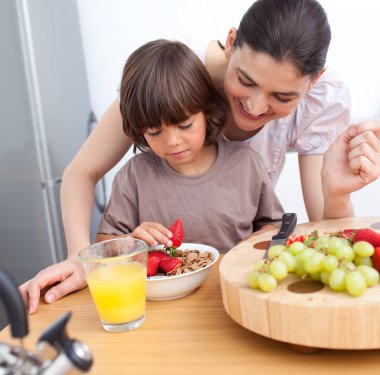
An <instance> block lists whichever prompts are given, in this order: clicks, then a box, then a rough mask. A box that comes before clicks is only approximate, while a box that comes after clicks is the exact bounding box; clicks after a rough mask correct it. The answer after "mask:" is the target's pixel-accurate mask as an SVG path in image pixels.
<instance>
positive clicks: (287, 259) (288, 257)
mask: <svg viewBox="0 0 380 375" xmlns="http://www.w3.org/2000/svg"><path fill="white" fill-rule="evenodd" d="M278 259H279V260H281V261H282V262H284V263H285V264H286V268H287V269H288V272H293V271H294V269H295V268H296V259H295V257H294V256H293V255H292V254H290V253H289V252H287V251H283V252H281V253H280V254H279V256H278Z"/></svg>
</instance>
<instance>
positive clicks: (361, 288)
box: [345, 271, 367, 297]
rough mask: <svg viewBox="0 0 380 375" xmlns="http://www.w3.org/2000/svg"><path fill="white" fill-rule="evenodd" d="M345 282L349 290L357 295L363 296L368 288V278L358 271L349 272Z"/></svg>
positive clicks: (353, 294)
mask: <svg viewBox="0 0 380 375" xmlns="http://www.w3.org/2000/svg"><path fill="white" fill-rule="evenodd" d="M345 282H346V288H347V292H348V293H349V294H351V295H352V296H355V297H358V296H361V295H362V294H364V292H365V291H366V289H367V284H366V280H365V278H364V276H363V275H362V274H361V273H360V272H358V271H350V272H347V274H346V277H345Z"/></svg>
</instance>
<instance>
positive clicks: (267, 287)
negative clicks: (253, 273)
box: [258, 273, 277, 293]
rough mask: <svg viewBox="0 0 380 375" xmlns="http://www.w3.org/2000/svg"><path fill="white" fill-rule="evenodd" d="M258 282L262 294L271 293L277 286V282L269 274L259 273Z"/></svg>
mask: <svg viewBox="0 0 380 375" xmlns="http://www.w3.org/2000/svg"><path fill="white" fill-rule="evenodd" d="M258 282H259V288H260V289H261V290H262V291H263V292H268V293H269V292H272V291H273V290H274V289H275V288H276V286H277V280H276V279H275V278H274V277H273V276H272V275H270V274H269V273H261V274H260V276H259V280H258Z"/></svg>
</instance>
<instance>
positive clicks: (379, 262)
mask: <svg viewBox="0 0 380 375" xmlns="http://www.w3.org/2000/svg"><path fill="white" fill-rule="evenodd" d="M372 262H373V268H376V269H377V270H378V271H379V272H380V246H376V247H375V252H374V253H373V255H372Z"/></svg>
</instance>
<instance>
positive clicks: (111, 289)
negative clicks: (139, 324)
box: [87, 263, 146, 324]
mask: <svg viewBox="0 0 380 375" xmlns="http://www.w3.org/2000/svg"><path fill="white" fill-rule="evenodd" d="M87 283H88V286H89V288H90V292H91V295H92V298H93V300H94V302H95V305H96V308H97V310H98V314H99V316H100V319H101V320H102V321H103V322H107V323H110V324H122V323H127V322H133V321H135V320H137V319H139V318H141V317H143V316H144V315H145V296H146V291H145V289H146V269H145V267H144V266H143V265H142V264H140V263H127V264H122V263H121V264H120V263H118V264H106V265H104V266H102V267H99V268H97V269H95V270H93V271H92V272H90V274H89V275H87Z"/></svg>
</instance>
